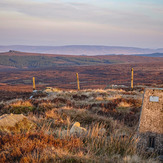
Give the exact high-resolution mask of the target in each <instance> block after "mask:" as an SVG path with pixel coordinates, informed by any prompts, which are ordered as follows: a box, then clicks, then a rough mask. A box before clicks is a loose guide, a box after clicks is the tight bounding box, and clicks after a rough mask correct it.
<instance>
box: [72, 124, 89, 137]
mask: <svg viewBox="0 0 163 163" xmlns="http://www.w3.org/2000/svg"><path fill="white" fill-rule="evenodd" d="M86 134H87V130H86V129H85V128H83V127H80V123H79V122H75V123H74V124H73V126H72V127H71V129H70V135H75V136H84V135H86Z"/></svg>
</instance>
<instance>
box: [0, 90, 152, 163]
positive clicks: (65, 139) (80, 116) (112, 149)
mask: <svg viewBox="0 0 163 163" xmlns="http://www.w3.org/2000/svg"><path fill="white" fill-rule="evenodd" d="M124 92H125V91H124V90H120V91H118V90H109V89H108V90H95V91H94V90H84V91H80V92H77V91H60V92H59V93H58V92H55V93H52V94H51V96H48V97H44V98H34V99H32V100H18V101H13V102H11V103H6V104H4V106H2V108H1V109H0V114H3V113H11V112H13V113H23V114H24V115H27V118H28V119H29V120H30V121H32V122H33V124H34V126H35V127H33V128H29V129H28V130H22V129H21V127H22V126H21V125H20V126H19V128H20V130H19V132H17V131H14V132H12V133H6V132H4V131H3V130H1V131H0V162H62V163H63V162H65V163H66V162H74V163H76V162H83V163H85V162H101V161H102V162H117V163H121V162H124V163H127V162H136V161H135V160H136V159H137V160H138V161H139V162H148V161H150V160H152V159H147V158H143V157H142V155H140V154H138V153H137V151H136V145H137V141H138V140H137V138H135V137H134V134H135V131H136V128H137V122H138V119H137V117H138V116H139V112H140V110H139V107H140V105H141V102H140V101H139V100H138V99H133V98H130V96H133V95H132V93H129V94H127V96H129V98H124V97H123V98H122V94H123V93H124ZM121 93H122V94H121ZM117 97H118V98H117ZM120 107H121V108H123V109H124V112H121V111H119V110H118V109H119V108H120ZM74 122H79V123H80V124H81V126H82V127H83V128H85V129H86V130H87V133H86V134H85V135H82V136H77V135H76V136H73V135H71V134H70V129H71V127H72V125H73V124H74ZM128 124H133V125H132V126H129V125H128Z"/></svg>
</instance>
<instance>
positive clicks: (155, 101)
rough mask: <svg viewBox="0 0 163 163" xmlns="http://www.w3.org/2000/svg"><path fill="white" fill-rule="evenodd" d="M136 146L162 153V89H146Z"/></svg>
mask: <svg viewBox="0 0 163 163" xmlns="http://www.w3.org/2000/svg"><path fill="white" fill-rule="evenodd" d="M138 136H139V139H140V141H139V143H138V147H140V149H144V150H146V151H156V152H158V153H159V154H160V155H163V89H159V88H158V89H157V88H152V89H146V90H145V93H144V98H143V105H142V110H141V116H140V122H139V128H138Z"/></svg>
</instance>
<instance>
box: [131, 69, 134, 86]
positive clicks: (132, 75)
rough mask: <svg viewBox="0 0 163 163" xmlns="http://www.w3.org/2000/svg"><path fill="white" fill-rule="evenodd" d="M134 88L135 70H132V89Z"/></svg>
mask: <svg viewBox="0 0 163 163" xmlns="http://www.w3.org/2000/svg"><path fill="white" fill-rule="evenodd" d="M133 87H134V69H133V68H132V69H131V88H133Z"/></svg>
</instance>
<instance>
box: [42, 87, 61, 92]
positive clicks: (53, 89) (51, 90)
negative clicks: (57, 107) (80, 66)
mask: <svg viewBox="0 0 163 163" xmlns="http://www.w3.org/2000/svg"><path fill="white" fill-rule="evenodd" d="M44 92H46V93H51V92H61V89H59V88H52V87H46V89H45V90H44Z"/></svg>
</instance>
